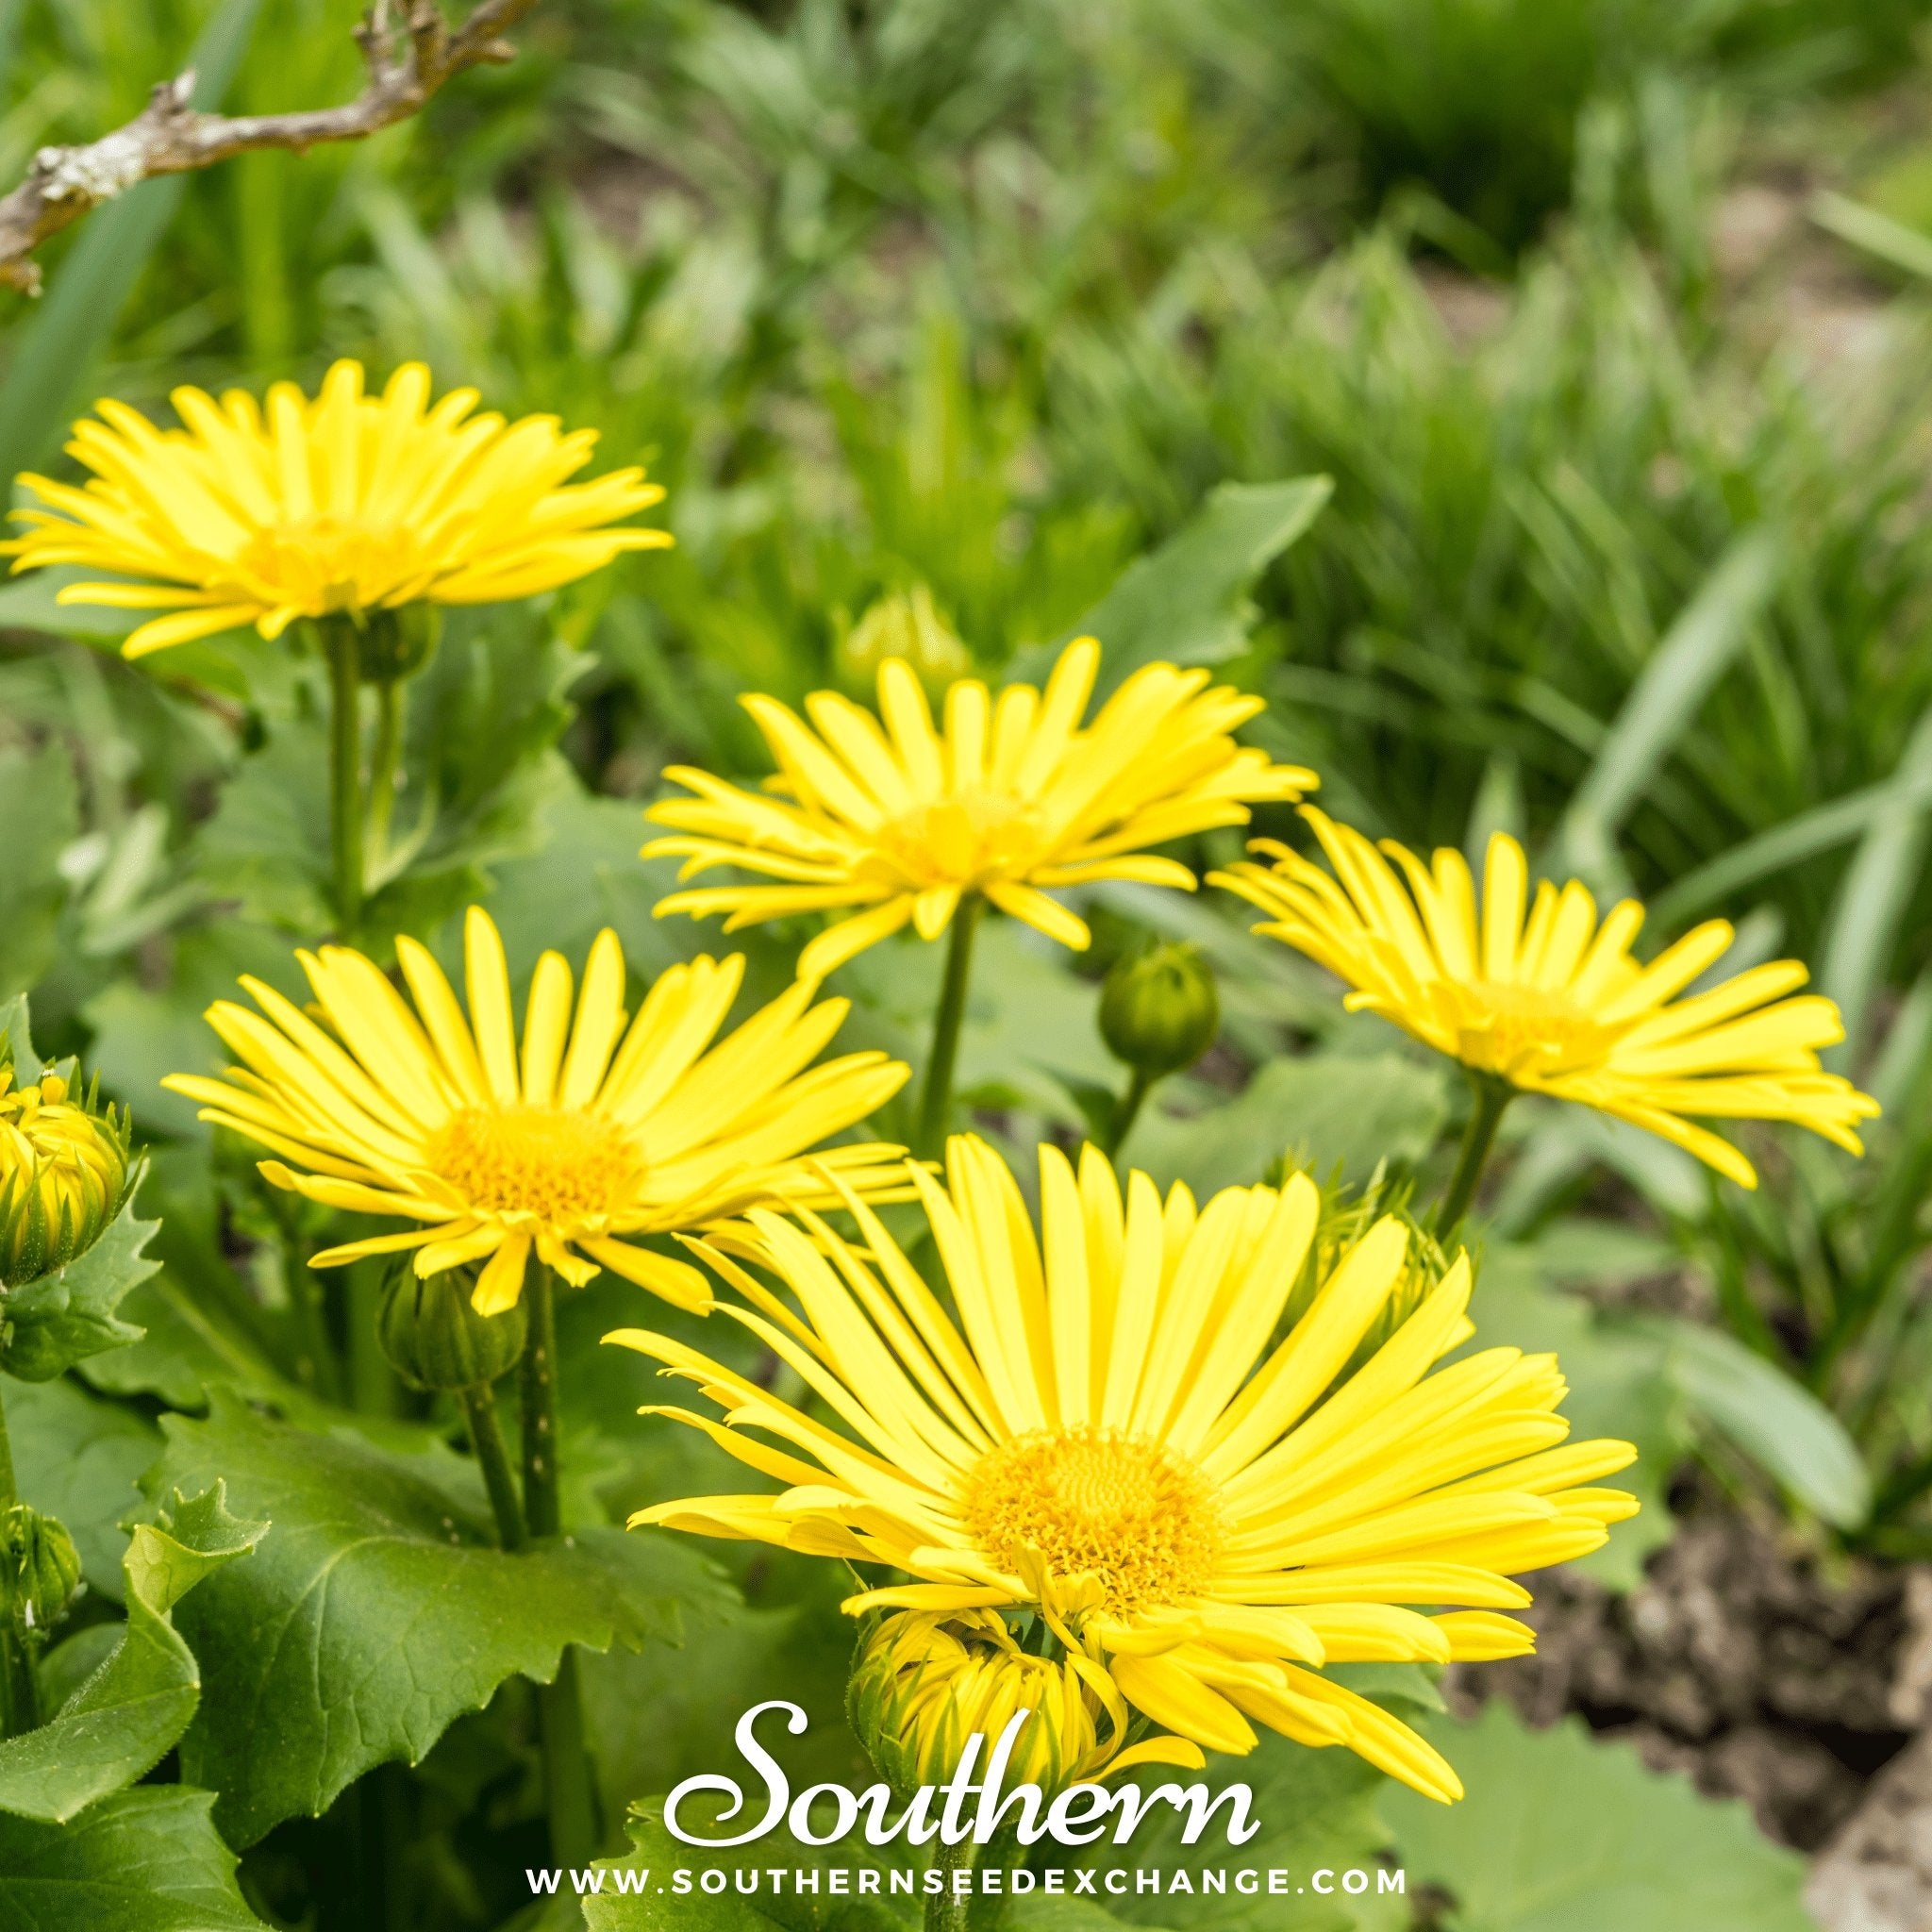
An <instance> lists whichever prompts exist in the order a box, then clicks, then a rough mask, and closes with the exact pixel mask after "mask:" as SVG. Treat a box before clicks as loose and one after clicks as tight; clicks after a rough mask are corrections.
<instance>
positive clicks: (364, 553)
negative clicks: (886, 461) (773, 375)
mask: <svg viewBox="0 0 1932 1932" xmlns="http://www.w3.org/2000/svg"><path fill="white" fill-rule="evenodd" d="M172 401H173V402H174V405H175V414H176V415H177V416H178V417H179V418H180V420H181V425H182V426H181V427H180V428H179V429H159V428H157V427H156V426H155V425H154V424H152V423H150V422H149V421H148V420H147V418H146V417H145V416H142V414H141V413H140V412H139V411H138V410H135V409H131V408H128V407H127V406H126V405H125V403H118V402H115V401H112V400H111V399H109V400H108V401H104V402H101V403H98V404H96V405H95V409H96V412H97V420H96V419H94V418H90V419H88V420H86V421H83V422H80V423H77V424H75V428H74V441H72V442H70V443H69V444H68V445H67V452H68V454H69V455H70V456H71V457H73V458H74V459H75V461H76V462H77V463H79V464H80V465H81V466H82V467H83V468H84V469H87V470H90V471H92V476H91V478H90V480H89V481H88V482H87V483H86V484H85V485H83V486H82V487H80V488H78V489H76V488H75V487H74V486H72V485H70V484H66V483H57V482H54V481H52V480H51V479H49V478H48V477H45V476H36V475H25V476H23V477H22V478H21V479H20V480H21V481H22V482H23V483H25V485H26V486H27V488H28V489H30V490H31V491H33V492H34V494H35V495H36V496H38V497H39V498H40V500H41V502H42V505H43V506H44V508H39V509H26V510H19V511H16V512H15V516H16V519H17V521H19V522H20V523H23V524H25V525H26V526H27V528H26V534H25V536H23V537H20V538H17V539H15V540H14V541H12V542H11V543H8V544H6V545H4V546H0V550H4V551H5V552H7V553H10V554H11V555H12V556H13V558H14V559H15V561H14V566H13V567H14V569H15V570H16V571H21V570H31V569H34V568H36V567H37V566H39V565H42V564H55V563H64V564H78V565H79V566H80V567H81V568H82V569H84V570H99V571H107V572H109V573H111V574H112V575H114V576H115V577H117V578H120V579H124V580H125V581H120V582H115V583H107V584H96V583H77V584H70V585H68V586H67V588H66V589H65V590H63V591H61V592H60V595H59V600H58V601H59V602H60V603H62V604H105V605H109V606H112V607H113V608H117V609H123V610H165V611H167V612H169V613H171V614H169V615H168V616H165V617H158V618H155V619H152V620H151V621H150V622H148V623H146V624H143V625H141V627H140V628H139V629H138V630H136V631H135V632H134V634H133V635H132V636H131V637H130V638H129V639H128V640H127V641H126V643H125V645H123V646H122V648H123V650H124V651H125V653H126V655H127V656H128V657H130V658H139V657H142V656H144V655H145V654H146V653H147V652H149V651H158V650H162V649H164V648H165V647H166V646H167V645H169V644H178V643H184V642H186V641H188V640H190V639H192V638H201V637H208V636H211V635H212V634H213V633H214V632H216V631H222V630H229V629H232V628H234V627H236V626H237V625H254V626H255V627H256V628H257V629H258V631H259V632H260V633H261V635H262V636H263V637H265V638H275V637H279V636H280V635H281V634H282V632H283V631H284V630H286V629H287V628H288V626H289V625H291V624H292V623H294V622H295V621H296V619H298V618H304V617H323V616H325V615H327V614H328V613H330V612H332V611H349V612H353V613H357V614H362V613H366V612H370V611H374V610H390V609H394V608H397V607H399V606H401V605H404V604H409V603H414V602H417V601H419V600H426V601H427V602H429V603H432V604H493V603H496V602H498V601H500V600H503V599H506V598H513V597H527V596H530V595H532V594H533V593H534V592H536V591H548V590H554V589H555V588H556V587H557V586H558V585H559V584H567V583H570V582H572V581H573V580H574V579H575V578H577V577H580V576H583V575H587V574H588V573H589V572H591V571H593V570H598V569H601V568H602V567H603V566H604V565H605V564H607V563H608V562H609V561H610V560H611V559H612V558H615V557H617V556H619V555H620V554H621V553H623V552H624V551H626V550H651V549H658V548H661V547H662V546H663V545H665V544H667V543H669V542H670V541H671V538H670V536H669V534H668V533H667V532H665V531H663V530H652V529H641V528H637V527H629V528H622V529H619V528H612V527H611V525H615V524H617V523H619V522H620V521H621V520H622V519H623V518H625V517H628V516H632V515H635V514H636V513H637V512H638V511H639V510H641V509H647V508H650V506H651V505H652V504H654V503H657V502H659V501H660V500H661V499H662V497H663V494H664V492H663V491H662V490H661V489H659V488H658V486H657V485H656V484H653V483H646V482H645V481H644V480H643V472H642V471H641V470H638V469H627V470H614V471H612V472H611V473H610V474H609V475H607V476H599V477H597V478H596V479H595V480H594V481H592V482H589V483H570V482H569V481H568V479H569V478H570V477H571V476H573V475H575V474H576V472H577V471H579V470H581V469H582V468H583V466H584V465H585V464H586V463H587V462H589V461H590V459H591V449H592V447H593V445H594V444H595V442H596V432H595V431H594V430H590V429H579V430H575V431H573V432H572V433H571V434H569V435H565V434H563V433H562V431H561V429H560V428H559V426H558V421H557V418H556V417H554V416H525V418H523V420H522V421H520V422H517V423H506V422H505V421H504V419H503V418H502V417H501V416H498V415H493V414H486V415H480V416H479V415H475V414H474V413H473V411H474V410H475V407H476V401H477V397H476V391H475V390H469V389H462V390H453V391H450V393H449V394H448V395H446V396H444V397H443V398H442V399H441V401H440V402H438V403H437V404H436V405H435V406H434V407H433V408H432V407H431V406H430V400H429V372H428V370H426V369H425V368H424V367H423V365H422V364H421V363H419V362H411V363H408V364H405V366H404V367H402V368H401V369H398V370H397V371H396V373H395V375H393V376H391V378H390V383H389V386H388V388H387V389H385V390H384V391H383V392H382V394H381V395H380V396H371V395H365V394H364V393H363V376H362V366H361V364H360V363H358V362H346V361H345V362H338V363H337V364H336V365H335V367H334V368H332V369H331V370H330V371H329V373H328V375H327V376H326V377H325V379H324V382H323V385H322V391H321V393H320V394H319V395H317V396H316V398H315V399H314V401H312V402H311V401H309V400H308V398H307V397H305V396H304V395H303V393H302V391H300V390H298V389H297V388H296V387H295V386H294V385H293V384H292V383H287V382H279V383H276V384H275V387H274V388H273V389H271V390H270V391H269V392H268V397H267V401H266V404H265V406H263V405H258V404H257V402H256V400H255V398H254V397H253V396H251V395H248V394H246V393H244V392H243V391H241V390H230V391H228V392H227V393H226V394H225V395H224V396H222V398H221V399H220V400H219V401H217V400H216V399H215V398H214V397H213V396H210V395H208V394H207V393H205V392H204V391H201V390H198V389H178V390H176V391H175V393H174V396H173V397H172Z"/></svg>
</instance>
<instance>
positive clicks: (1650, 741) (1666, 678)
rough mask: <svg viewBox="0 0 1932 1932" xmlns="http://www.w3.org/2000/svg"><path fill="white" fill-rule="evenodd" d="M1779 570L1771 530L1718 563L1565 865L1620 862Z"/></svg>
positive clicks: (1599, 775) (1750, 534) (1611, 739)
mask: <svg viewBox="0 0 1932 1932" xmlns="http://www.w3.org/2000/svg"><path fill="white" fill-rule="evenodd" d="M1778 569H1779V553H1778V541H1777V537H1776V535H1775V534H1774V532H1773V531H1770V530H1766V529H1757V530H1751V531H1747V532H1746V533H1745V534H1744V535H1742V536H1740V537H1739V538H1738V539H1737V540H1736V541H1734V542H1733V543H1732V544H1731V546H1730V548H1729V549H1728V550H1726V551H1725V552H1724V556H1723V557H1721V558H1719V559H1718V561H1717V563H1716V565H1715V567H1714V568H1713V569H1712V571H1711V573H1710V575H1708V576H1707V578H1706V579H1705V580H1704V583H1703V584H1702V585H1701V586H1700V587H1699V589H1698V591H1697V594H1696V595H1695V596H1694V597H1692V598H1691V602H1690V603H1689V604H1688V605H1686V606H1685V608H1684V609H1683V610H1682V611H1681V612H1679V614H1678V616H1677V620H1676V622H1675V623H1674V624H1673V625H1671V627H1670V629H1669V631H1667V632H1666V633H1665V635H1664V636H1663V637H1662V638H1661V639H1660V640H1659V641H1658V642H1657V649H1656V650H1655V651H1653V652H1652V653H1651V656H1650V659H1649V661H1648V662H1647V663H1646V664H1645V665H1644V667H1643V670H1642V673H1641V675H1640V676H1639V677H1638V679H1637V681H1636V683H1635V684H1633V685H1632V686H1631V687H1630V691H1629V693H1628V695H1627V696H1626V697H1625V698H1624V705H1623V708H1622V709H1621V710H1620V711H1619V712H1618V713H1617V719H1616V722H1615V724H1612V725H1611V727H1610V732H1609V736H1608V737H1607V739H1606V740H1605V741H1604V743H1603V745H1602V747H1601V749H1600V750H1599V751H1598V752H1597V755H1596V758H1595V760H1594V761H1593V762H1592V764H1591V769H1590V771H1589V773H1588V774H1587V775H1586V776H1585V778H1584V780H1583V783H1582V784H1581V785H1579V786H1578V787H1577V789H1576V791H1575V793H1574V796H1573V797H1572V799H1571V801H1570V809H1569V811H1568V813H1567V814H1566V815H1565V817H1564V820H1563V824H1562V828H1561V830H1560V831H1559V833H1558V835H1557V855H1558V857H1559V858H1563V859H1567V860H1568V862H1569V863H1570V864H1572V865H1573V866H1575V867H1577V868H1578V869H1579V870H1582V871H1585V872H1589V871H1591V870H1592V869H1595V870H1597V871H1601V870H1602V869H1603V867H1604V866H1605V865H1606V864H1613V863H1615V856H1614V851H1613V849H1612V848H1611V846H1610V843H1609V841H1611V840H1612V839H1613V838H1614V837H1615V834H1616V832H1617V830H1618V828H1619V827H1620V826H1621V825H1622V824H1623V823H1624V815H1625V814H1626V813H1627V812H1628V811H1629V809H1630V808H1631V807H1632V806H1633V805H1634V804H1636V802H1637V800H1638V799H1639V798H1640V797H1641V795H1642V793H1643V791H1644V788H1645V787H1646V786H1647V785H1648V784H1649V783H1650V781H1651V779H1652V778H1653V777H1655V776H1656V774H1657V771H1658V770H1659V768H1660V767H1661V766H1662V764H1663V762H1664V760H1665V759H1666V758H1668V757H1669V756H1670V753H1671V750H1672V748H1673V746H1674V745H1675V743H1676V741H1677V740H1678V739H1679V738H1680V737H1681V736H1682V735H1683V734H1684V733H1685V732H1686V731H1688V730H1689V729H1690V728H1691V724H1693V723H1694V722H1695V720H1696V717H1697V713H1698V710H1699V709H1700V708H1701V707H1702V706H1703V703H1704V700H1705V698H1706V697H1707V696H1708V694H1709V692H1710V690H1711V687H1712V686H1713V685H1714V684H1716V682H1717V681H1718V679H1719V678H1720V677H1721V676H1723V675H1724V672H1725V670H1726V669H1727V668H1728V667H1729V665H1730V663H1731V660H1732V659H1733V658H1735V657H1736V656H1737V655H1738V653H1739V652H1740V650H1741V649H1742V648H1743V646H1744V641H1745V640H1746V639H1747V638H1748V637H1749V636H1750V634H1751V627H1752V625H1754V624H1755V623H1756V622H1757V617H1758V615H1759V613H1760V612H1761V611H1762V610H1763V609H1764V608H1765V606H1766V605H1767V604H1768V603H1769V602H1770V600H1771V596H1772V593H1773V591H1775V590H1776V588H1777V580H1778ZM1559 875H1560V874H1559Z"/></svg>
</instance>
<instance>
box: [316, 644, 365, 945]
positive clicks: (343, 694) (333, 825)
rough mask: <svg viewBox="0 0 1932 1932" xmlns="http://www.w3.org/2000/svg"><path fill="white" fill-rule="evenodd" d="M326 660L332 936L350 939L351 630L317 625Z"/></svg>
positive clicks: (358, 739)
mask: <svg viewBox="0 0 1932 1932" xmlns="http://www.w3.org/2000/svg"><path fill="white" fill-rule="evenodd" d="M322 638H323V648H324V650H325V653H326V655H327V657H328V695H329V712H328V736H329V768H328V770H329V791H328V833H329V848H330V853H331V856H332V858H333V859H334V867H335V889H336V925H337V929H338V935H339V937H341V938H343V939H347V938H349V937H351V936H352V935H353V934H354V932H355V930H356V927H357V924H358V922H359V921H360V919H361V917H362V711H361V695H362V670H361V653H360V647H359V644H358V640H357V636H356V626H355V625H354V624H353V623H352V622H351V621H350V620H349V619H348V618H345V617H333V618H325V619H323V621H322Z"/></svg>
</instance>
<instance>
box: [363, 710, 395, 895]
mask: <svg viewBox="0 0 1932 1932" xmlns="http://www.w3.org/2000/svg"><path fill="white" fill-rule="evenodd" d="M402 753H403V681H402V679H401V678H400V677H391V678H388V679H386V680H385V681H384V682H382V683H381V684H378V685H377V686H376V687H375V749H374V751H373V752H372V754H371V756H370V759H369V827H368V831H367V833H366V834H365V839H366V842H367V846H368V858H369V860H370V862H371V863H372V864H373V865H375V867H377V868H378V871H377V876H378V877H380V875H381V874H380V867H381V864H382V861H383V859H384V858H385V857H387V855H388V852H389V828H390V821H391V818H392V817H393V816H394V813H395V804H396V769H397V766H398V765H399V763H400V762H401V759H402Z"/></svg>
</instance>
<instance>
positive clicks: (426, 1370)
mask: <svg viewBox="0 0 1932 1932" xmlns="http://www.w3.org/2000/svg"><path fill="white" fill-rule="evenodd" d="M475 1286H476V1281H475V1270H473V1269H460V1268H459V1269H452V1270H451V1271H450V1272H449V1273H448V1274H432V1275H430V1276H429V1277H428V1278H427V1279H426V1280H419V1279H418V1278H417V1276H416V1275H415V1274H414V1273H412V1272H411V1270H410V1269H409V1268H408V1266H407V1264H406V1265H405V1266H403V1267H402V1268H399V1269H398V1270H397V1271H396V1273H395V1274H393V1275H392V1276H391V1279H390V1284H389V1291H388V1293H387V1295H386V1296H385V1297H384V1300H383V1304H382V1310H381V1313H380V1314H379V1315H378V1316H377V1318H376V1333H377V1335H378V1337H379V1338H380V1340H381V1342H382V1352H383V1354H384V1355H386V1356H387V1357H389V1358H390V1361H391V1364H392V1365H393V1367H394V1369H395V1372H396V1374H399V1375H400V1376H401V1377H402V1378H403V1380H404V1381H405V1382H407V1383H408V1385H409V1386H410V1387H411V1388H412V1389H474V1388H475V1387H476V1386H477V1384H479V1383H487V1382H493V1381H495V1380H496V1379H497V1377H498V1376H499V1375H505V1374H508V1373H509V1371H510V1370H511V1369H513V1368H514V1367H515V1366H516V1365H517V1363H518V1361H519V1360H520V1359H521V1358H522V1357H523V1353H524V1338H525V1334H526V1333H527V1332H528V1329H529V1313H528V1310H527V1309H526V1308H525V1306H524V1304H523V1303H522V1302H521V1301H520V1302H518V1303H517V1304H516V1305H515V1306H514V1307H509V1308H507V1309H505V1310H504V1312H503V1313H502V1314H500V1315H479V1314H478V1313H477V1312H476V1309H475V1306H474V1305H473V1304H472V1302H471V1299H470V1297H471V1294H472V1292H473V1291H474V1290H475Z"/></svg>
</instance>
